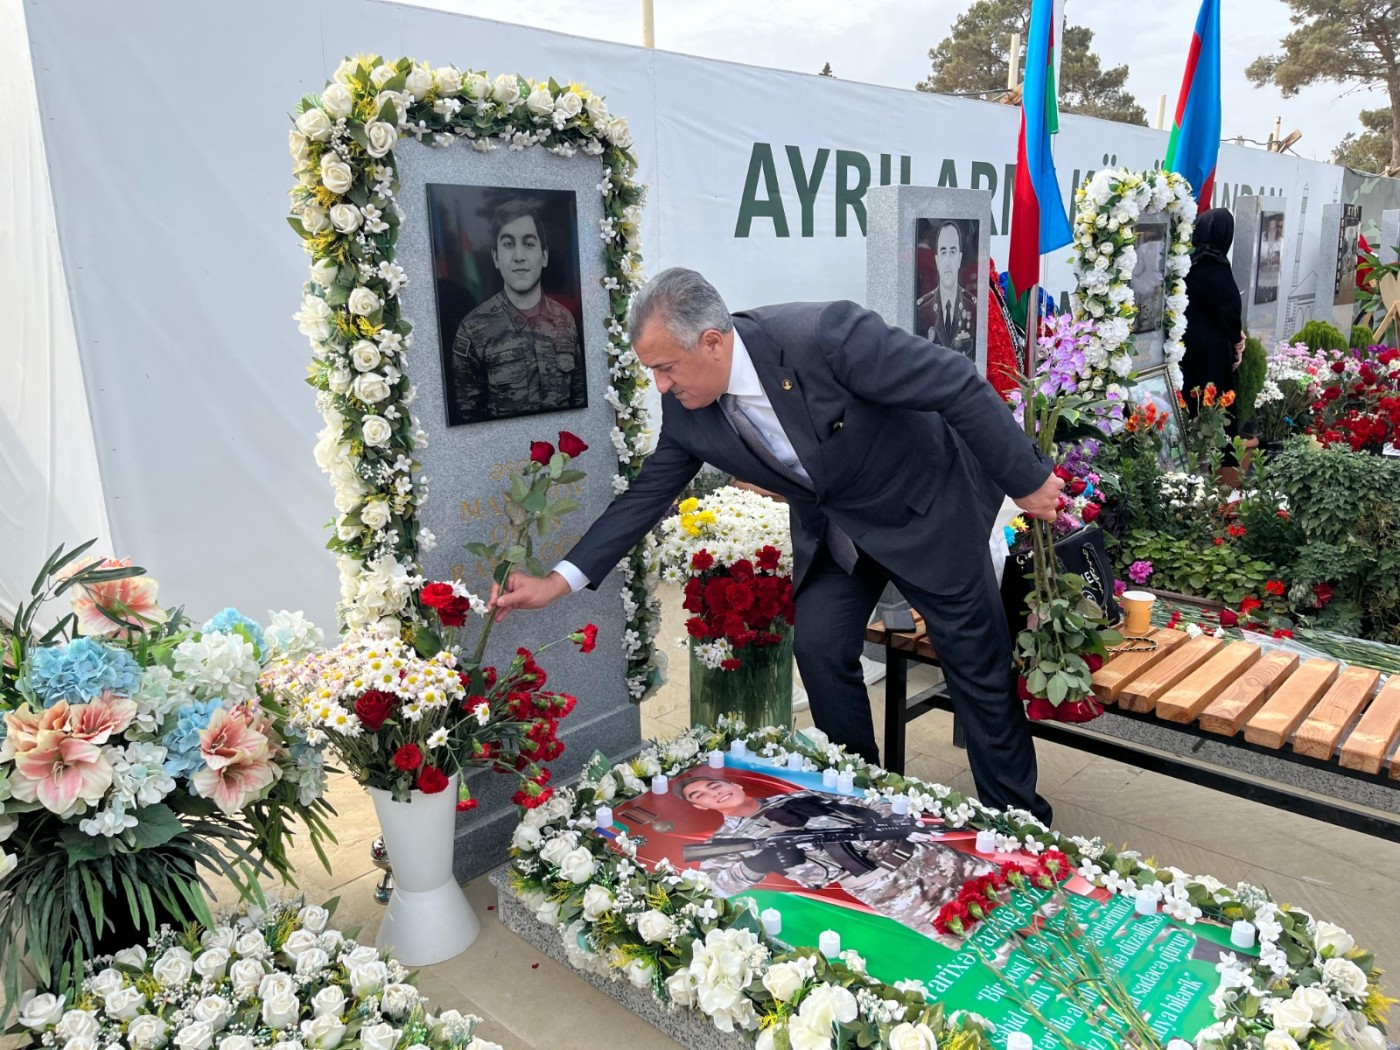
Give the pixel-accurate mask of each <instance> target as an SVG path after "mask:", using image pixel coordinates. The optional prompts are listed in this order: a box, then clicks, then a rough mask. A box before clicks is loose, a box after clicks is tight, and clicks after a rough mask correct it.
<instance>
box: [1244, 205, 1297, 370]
mask: <svg viewBox="0 0 1400 1050" xmlns="http://www.w3.org/2000/svg"><path fill="white" fill-rule="evenodd" d="M1287 205H1288V202H1287V201H1286V200H1284V198H1282V197H1255V196H1247V195H1241V196H1239V197H1236V198H1235V203H1234V216H1235V243H1234V247H1233V248H1232V250H1231V252H1230V267H1231V270H1232V272H1233V273H1234V275H1235V286H1236V287H1237V288H1239V290H1240V304H1241V307H1242V316H1243V319H1244V326H1245V329H1246V330H1247V331H1248V332H1249V334H1250V335H1251V336H1253V337H1254V338H1256V339H1258V340H1259V341H1260V342H1262V343H1263V344H1264V345H1265V346H1266V347H1272V346H1273V345H1274V344H1275V343H1276V342H1277V341H1278V336H1279V331H1278V312H1279V308H1280V305H1281V303H1280V299H1279V285H1280V282H1281V280H1282V271H1283V234H1284V216H1285V215H1286V214H1287V210H1288V209H1287Z"/></svg>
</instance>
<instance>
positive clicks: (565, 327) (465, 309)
mask: <svg viewBox="0 0 1400 1050" xmlns="http://www.w3.org/2000/svg"><path fill="white" fill-rule="evenodd" d="M427 193H428V215H429V222H430V233H431V241H432V254H433V278H434V288H435V291H436V293H437V309H438V331H439V332H440V333H441V344H442V345H441V355H442V371H443V390H444V395H445V396H444V401H445V403H446V410H447V420H446V422H447V425H448V426H460V425H463V424H467V423H480V422H484V421H488V420H496V419H507V418H510V417H513V416H524V415H533V414H536V413H540V412H556V411H561V410H566V409H578V408H584V407H586V405H587V404H588V386H587V375H586V369H585V358H584V346H583V340H582V338H581V332H582V298H581V295H580V290H579V260H578V235H577V219H576V215H577V209H576V205H575V198H574V193H573V191H571V190H536V189H517V188H511V187H499V186H453V185H443V184H429V185H428V187H427Z"/></svg>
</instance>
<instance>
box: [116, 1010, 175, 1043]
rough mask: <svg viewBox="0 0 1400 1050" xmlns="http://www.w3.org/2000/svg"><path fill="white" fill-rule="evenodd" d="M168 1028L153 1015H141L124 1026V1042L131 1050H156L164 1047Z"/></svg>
mask: <svg viewBox="0 0 1400 1050" xmlns="http://www.w3.org/2000/svg"><path fill="white" fill-rule="evenodd" d="M169 1030H170V1026H169V1025H167V1024H166V1023H165V1022H164V1021H163V1020H161V1019H160V1018H159V1017H157V1016H156V1015H155V1014H142V1015H141V1016H140V1017H138V1018H136V1019H135V1020H133V1021H132V1022H131V1024H129V1025H127V1026H126V1041H127V1042H128V1043H129V1044H130V1045H131V1050H156V1048H157V1047H160V1046H164V1045H165V1034H166V1032H168V1031H169Z"/></svg>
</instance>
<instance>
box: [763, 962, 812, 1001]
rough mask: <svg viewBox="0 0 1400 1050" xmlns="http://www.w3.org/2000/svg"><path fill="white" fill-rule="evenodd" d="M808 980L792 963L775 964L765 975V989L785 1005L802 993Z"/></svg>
mask: <svg viewBox="0 0 1400 1050" xmlns="http://www.w3.org/2000/svg"><path fill="white" fill-rule="evenodd" d="M806 983H807V979H806V978H805V977H803V976H802V971H801V970H799V969H798V968H797V967H796V966H794V965H793V964H792V963H774V964H773V965H772V966H770V967H768V972H767V973H765V974H764V975H763V987H765V988H767V989H768V992H769V994H770V995H772V996H773V998H774V999H776V1000H778V1002H780V1003H785V1002H787V1001H788V1000H789V999H791V998H792V997H793V996H794V995H796V994H797V993H798V992H799V991H801V989H802V986H803V985H804V984H806Z"/></svg>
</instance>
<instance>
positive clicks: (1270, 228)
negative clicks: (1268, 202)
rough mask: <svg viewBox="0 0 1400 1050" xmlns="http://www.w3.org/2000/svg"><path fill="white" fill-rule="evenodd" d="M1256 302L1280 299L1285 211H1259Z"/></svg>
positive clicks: (1262, 302) (1255, 285)
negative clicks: (1279, 280)
mask: <svg viewBox="0 0 1400 1050" xmlns="http://www.w3.org/2000/svg"><path fill="white" fill-rule="evenodd" d="M1254 261H1255V273H1256V274H1257V275H1258V276H1257V278H1256V280H1255V282H1254V303H1255V305H1256V306H1258V305H1262V304H1264V303H1272V302H1276V301H1277V300H1278V279H1279V273H1280V271H1281V270H1282V263H1283V212H1281V211H1265V212H1260V213H1259V248H1258V251H1257V252H1256V253H1255V256H1254Z"/></svg>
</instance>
